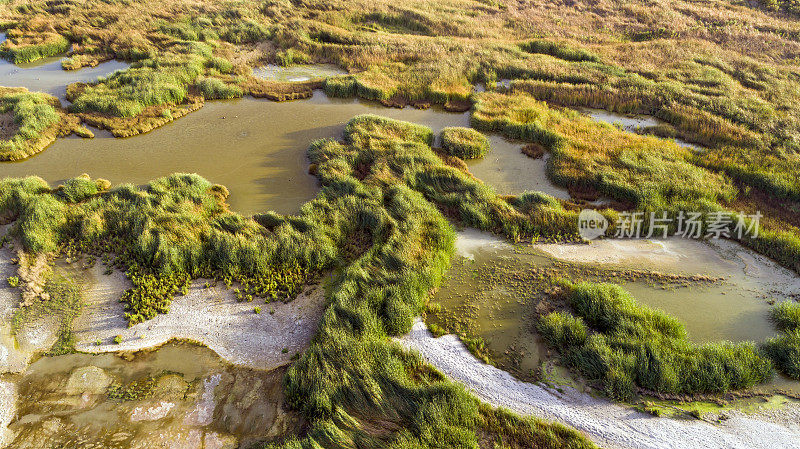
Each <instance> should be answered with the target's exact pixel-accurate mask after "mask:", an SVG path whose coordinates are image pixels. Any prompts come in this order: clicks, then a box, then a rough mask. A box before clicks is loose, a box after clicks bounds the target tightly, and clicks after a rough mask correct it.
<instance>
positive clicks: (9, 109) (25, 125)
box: [0, 91, 61, 160]
mask: <svg viewBox="0 0 800 449" xmlns="http://www.w3.org/2000/svg"><path fill="white" fill-rule="evenodd" d="M54 100H55V99H54V98H52V97H49V96H48V95H45V94H40V93H35V92H14V91H12V92H9V93H3V92H0V114H5V113H10V114H11V115H12V116H13V118H14V123H15V125H16V127H17V128H16V130H15V132H14V134H13V135H12V136H11V138H10V139H8V140H0V160H17V159H22V158H25V157H28V156H30V155H32V154H33V153H35V151H37V150H38V149H34V148H31V147H30V145H31V144H32V142H33V141H35V140H36V139H38V138H40V137H41V136H42V135H43V134H44V133H46V132H48V131H49V130H51V129H52V127H53V126H54V125H56V124H57V123H58V122H59V121H61V118H60V117H59V115H58V112H57V111H56V109H55V107H54V106H53V101H54ZM51 132H52V131H51ZM53 134H54V133H53Z"/></svg>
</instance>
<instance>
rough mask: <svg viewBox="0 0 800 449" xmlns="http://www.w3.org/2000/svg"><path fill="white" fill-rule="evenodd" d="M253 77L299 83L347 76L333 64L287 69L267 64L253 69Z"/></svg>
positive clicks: (293, 66)
mask: <svg viewBox="0 0 800 449" xmlns="http://www.w3.org/2000/svg"><path fill="white" fill-rule="evenodd" d="M253 75H254V76H256V77H258V78H262V79H265V80H270V81H284V82H286V81H288V82H300V81H309V80H312V79H317V78H327V77H329V76H337V75H347V70H343V69H341V68H340V67H337V66H335V65H333V64H309V65H292V66H288V67H283V66H279V65H276V64H268V65H265V66H263V67H258V68H255V69H253Z"/></svg>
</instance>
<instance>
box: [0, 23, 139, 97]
mask: <svg viewBox="0 0 800 449" xmlns="http://www.w3.org/2000/svg"><path fill="white" fill-rule="evenodd" d="M4 40H6V37H5V34H3V33H0V43H2V42H3V41H4ZM63 58H64V55H61V56H53V57H50V58H43V59H40V60H38V61H34V62H31V63H28V64H19V65H17V64H13V63H11V62H9V61H7V60H5V59H0V86H3V87H25V88H27V89H28V90H30V91H33V92H44V93H47V94H50V95H52V96H54V97H56V98H58V99H59V100H61V102H62V103H66V94H67V85H68V84H72V83H77V82H81V83H88V82H91V81H96V80H97V79H98V78H100V77H104V76H108V75H110V74H112V73H114V72H116V71H117V70H122V69H126V68H128V66H129V64H128V63H126V62H122V61H107V62H104V63H101V64H98V65H97V66H95V67H86V68H83V69H80V70H69V71H67V70H63V69H62V68H61V60H62V59H63Z"/></svg>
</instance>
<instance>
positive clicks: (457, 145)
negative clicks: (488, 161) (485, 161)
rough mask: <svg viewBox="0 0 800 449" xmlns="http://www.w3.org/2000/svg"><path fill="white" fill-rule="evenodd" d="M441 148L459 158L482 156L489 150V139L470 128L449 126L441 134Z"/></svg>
mask: <svg viewBox="0 0 800 449" xmlns="http://www.w3.org/2000/svg"><path fill="white" fill-rule="evenodd" d="M441 138H442V149H443V150H444V151H445V152H446V153H447V154H449V155H451V156H456V157H460V158H461V159H475V158H479V157H483V156H485V155H486V153H487V152H488V151H489V139H487V138H486V136H484V135H483V134H481V133H480V132H478V131H475V130H474V129H472V128H460V127H449V128H444V129H443V130H442V134H441Z"/></svg>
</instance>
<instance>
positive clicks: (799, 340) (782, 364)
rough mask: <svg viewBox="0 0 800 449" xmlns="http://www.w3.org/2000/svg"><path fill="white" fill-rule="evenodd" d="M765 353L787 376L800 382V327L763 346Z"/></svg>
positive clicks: (771, 339) (781, 334)
mask: <svg viewBox="0 0 800 449" xmlns="http://www.w3.org/2000/svg"><path fill="white" fill-rule="evenodd" d="M762 348H763V349H764V352H765V353H766V354H767V355H769V357H770V358H771V359H772V360H773V361H774V362H775V366H776V367H777V368H778V370H779V371H780V372H782V373H783V374H785V375H786V376H788V377H790V378H792V379H796V380H800V327H796V328H794V329H791V330H786V331H783V332H781V333H780V335H778V336H777V337H773V338H770V339H769V340H767V341H766V343H764V344H763V345H762Z"/></svg>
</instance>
